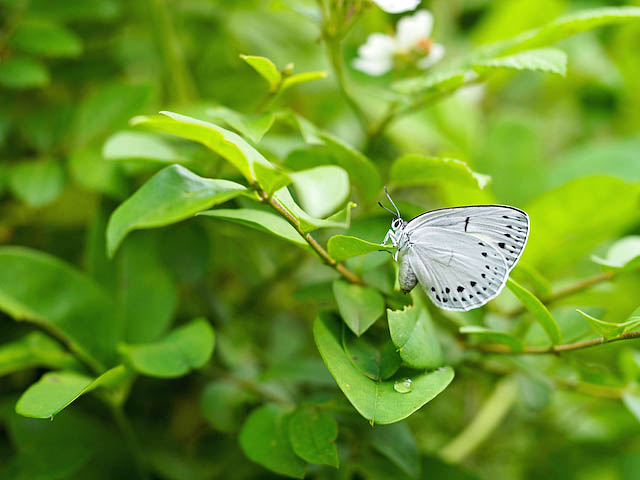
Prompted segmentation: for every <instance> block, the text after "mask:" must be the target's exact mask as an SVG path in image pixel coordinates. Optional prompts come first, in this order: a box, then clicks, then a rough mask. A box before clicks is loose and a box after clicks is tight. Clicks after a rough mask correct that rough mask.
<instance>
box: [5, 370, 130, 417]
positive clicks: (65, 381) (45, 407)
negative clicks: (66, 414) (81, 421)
mask: <svg viewBox="0 0 640 480" xmlns="http://www.w3.org/2000/svg"><path fill="white" fill-rule="evenodd" d="M125 372H126V369H125V368H124V367H123V366H122V365H118V366H117V367H114V368H112V369H111V370H107V371H106V372H105V373H103V374H102V375H100V376H99V377H98V378H96V379H93V378H91V377H88V376H86V375H82V374H80V373H76V372H72V371H61V372H50V373H45V374H44V375H43V376H42V377H41V378H40V380H38V381H37V382H36V383H34V384H33V385H31V386H30V387H29V388H28V389H27V390H26V391H25V392H24V393H23V394H22V396H21V397H20V399H19V400H18V403H17V404H16V412H17V413H19V414H20V415H23V416H25V417H33V418H52V417H53V416H54V415H55V414H57V413H58V412H59V411H60V410H62V409H63V408H66V407H67V406H69V405H70V404H71V403H72V402H74V401H75V400H76V399H77V398H78V397H80V396H81V395H84V394H85V393H88V392H90V391H91V390H94V389H96V388H98V387H101V386H109V384H111V383H112V382H114V380H116V379H117V378H120V377H122V376H123V375H125Z"/></svg>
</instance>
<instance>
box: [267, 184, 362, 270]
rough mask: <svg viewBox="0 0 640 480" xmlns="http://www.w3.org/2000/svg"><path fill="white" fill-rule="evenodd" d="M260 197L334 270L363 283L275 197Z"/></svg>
mask: <svg viewBox="0 0 640 480" xmlns="http://www.w3.org/2000/svg"><path fill="white" fill-rule="evenodd" d="M258 195H259V197H260V199H261V201H262V202H263V203H267V204H268V205H270V206H271V207H272V208H274V209H275V210H276V211H277V212H278V213H280V214H281V215H282V216H283V217H284V218H285V219H286V220H287V221H288V222H289V223H290V224H291V225H292V226H293V228H295V229H296V231H297V232H298V233H299V234H300V235H301V236H302V238H304V239H305V240H306V242H307V243H308V244H309V246H310V247H311V248H312V250H313V251H314V252H315V253H316V254H317V255H318V256H319V257H320V259H321V260H322V261H323V262H324V263H326V264H327V265H329V266H330V267H332V268H334V269H335V270H337V271H338V273H340V275H342V276H343V277H344V278H345V279H347V280H348V281H349V282H351V283H362V280H361V279H360V277H358V276H357V275H356V274H355V273H353V272H352V271H351V270H349V269H348V268H347V267H345V266H344V265H343V264H341V263H338V261H336V259H334V258H333V257H332V256H331V255H329V252H327V251H326V250H325V249H324V248H323V247H322V246H321V245H320V244H319V243H318V242H317V240H316V239H315V238H313V237H312V236H311V234H310V233H308V232H305V231H304V230H302V227H301V225H300V222H299V221H298V219H297V218H296V217H294V216H293V215H292V214H291V212H289V210H287V209H286V208H285V207H284V206H283V205H282V204H280V202H278V201H277V200H276V199H274V198H273V197H270V196H268V195H267V194H266V193H265V192H263V191H260V190H259V191H258Z"/></svg>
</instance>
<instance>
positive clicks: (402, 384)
mask: <svg viewBox="0 0 640 480" xmlns="http://www.w3.org/2000/svg"><path fill="white" fill-rule="evenodd" d="M412 384H413V382H412V381H411V379H410V378H405V379H404V380H398V381H397V382H396V383H394V384H393V389H394V390H395V391H396V392H398V393H409V392H410V391H411V387H412V386H413V385H412Z"/></svg>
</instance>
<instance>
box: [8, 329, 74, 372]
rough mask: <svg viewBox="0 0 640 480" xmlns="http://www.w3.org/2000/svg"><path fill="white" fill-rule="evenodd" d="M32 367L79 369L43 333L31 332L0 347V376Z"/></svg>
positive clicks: (67, 354) (67, 355) (70, 358)
mask: <svg viewBox="0 0 640 480" xmlns="http://www.w3.org/2000/svg"><path fill="white" fill-rule="evenodd" d="M32 367H49V368H61V369H64V368H69V369H72V368H81V366H80V364H79V363H78V361H77V360H76V359H75V357H74V356H73V355H71V354H70V353H69V352H67V351H66V350H65V349H64V348H63V347H62V345H60V344H59V343H58V342H56V341H55V340H53V339H52V338H51V337H49V336H47V335H45V334H44V333H40V332H31V333H29V334H27V335H25V336H23V337H22V338H20V339H18V340H15V341H13V342H9V343H5V344H4V345H0V376H2V375H7V374H9V373H13V372H17V371H19V370H23V369H26V368H32Z"/></svg>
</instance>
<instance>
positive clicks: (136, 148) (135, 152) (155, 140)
mask: <svg viewBox="0 0 640 480" xmlns="http://www.w3.org/2000/svg"><path fill="white" fill-rule="evenodd" d="M102 156H103V157H104V158H105V159H106V160H115V161H125V160H126V161H132V160H133V161H145V162H152V163H154V164H158V165H166V164H172V163H186V162H187V159H186V158H183V157H182V156H181V155H180V154H179V153H178V152H177V151H176V149H175V148H173V146H172V145H171V144H170V143H169V142H167V141H166V140H164V139H163V138H161V137H159V136H158V135H153V134H150V133H145V132H128V131H123V132H117V133H114V134H113V135H112V136H111V137H109V138H108V139H107V141H106V142H105V144H104V146H103V147H102Z"/></svg>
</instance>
